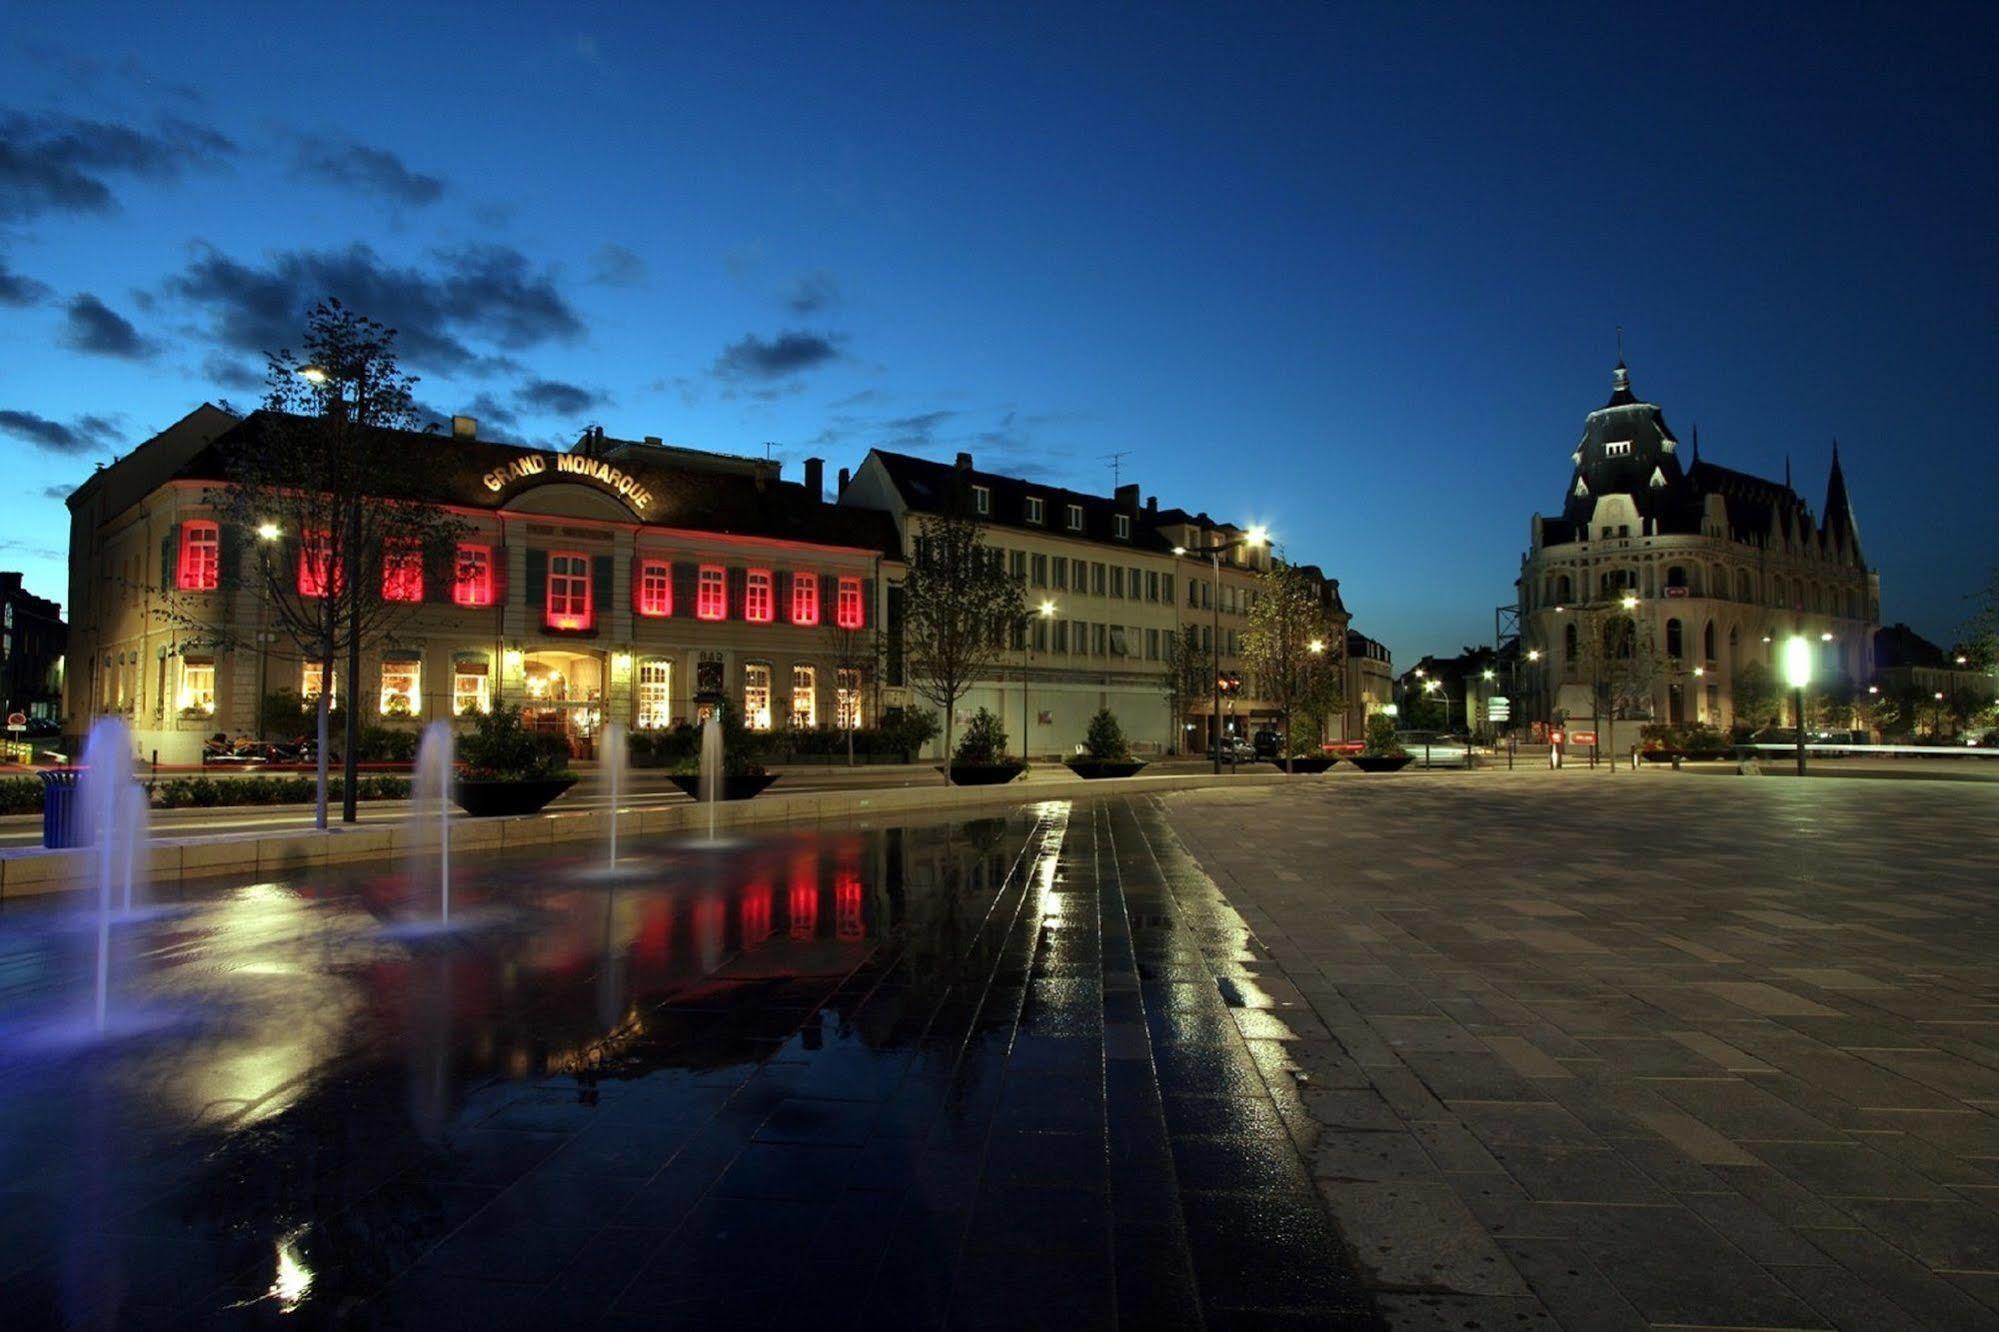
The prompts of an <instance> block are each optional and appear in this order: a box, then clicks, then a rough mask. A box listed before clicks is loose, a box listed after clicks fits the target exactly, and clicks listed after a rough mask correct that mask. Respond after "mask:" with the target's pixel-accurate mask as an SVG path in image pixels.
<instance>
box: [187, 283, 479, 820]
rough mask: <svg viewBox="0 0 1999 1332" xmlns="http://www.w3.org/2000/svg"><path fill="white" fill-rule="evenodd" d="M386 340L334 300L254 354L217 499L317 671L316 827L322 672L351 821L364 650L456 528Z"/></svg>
mask: <svg viewBox="0 0 1999 1332" xmlns="http://www.w3.org/2000/svg"><path fill="white" fill-rule="evenodd" d="M395 342H396V331H395V330H394V329H392V328H384V327H383V326H382V325H380V324H378V323H376V322H375V321H374V320H372V319H368V318H366V317H365V316H362V315H359V314H356V313H354V312H353V311H351V310H348V309H347V308H345V307H344V306H342V305H341V304H340V302H338V301H333V300H329V301H324V302H322V303H320V304H319V305H317V306H314V307H313V309H312V312H311V313H310V314H309V315H308V316H307V317H306V328H305V337H304V340H303V344H302V350H301V352H300V354H299V355H298V356H293V355H292V353H291V351H290V350H289V349H284V350H280V351H277V352H273V353H270V354H268V356H267V357H266V361H267V368H266V383H267V385H268V388H267V391H266V393H265V396H264V410H263V411H262V412H260V413H258V414H257V415H256V416H254V417H252V418H251V421H252V422H254V423H255V426H256V429H255V430H254V431H253V432H249V433H248V434H247V435H246V436H245V439H244V444H243V446H242V447H239V448H236V449H233V450H232V451H231V453H230V455H229V456H228V458H227V459H226V460H225V465H226V468H227V474H228V477H229V481H230V485H229V487H228V489H227V490H225V491H224V492H223V493H222V494H221V496H219V497H218V507H219V508H220V509H221V511H222V512H223V514H224V515H225V518H226V521H227V522H228V523H229V525H230V526H231V527H232V528H233V529H234V530H236V531H238V532H244V533H251V532H254V533H256V534H257V535H258V537H259V538H260V539H259V540H258V542H257V557H256V559H255V561H254V565H255V574H254V577H255V581H256V584H257V586H258V588H259V591H260V593H261V595H262V597H263V600H264V604H265V605H266V606H267V607H268V608H269V611H270V613H271V615H272V617H273V618H274V619H275V620H276V622H277V623H278V625H279V626H280V627H281V629H282V630H283V631H284V632H285V633H286V634H287V635H289V636H290V638H291V639H292V641H293V642H294V643H295V644H296V645H297V647H298V650H299V652H300V654H301V655H302V656H303V657H305V658H306V659H307V660H308V661H315V662H317V663H319V667H320V672H321V674H320V679H321V681H322V682H323V685H324V686H327V687H322V688H321V689H320V691H319V699H318V705H317V707H316V709H315V711H316V713H317V729H318V738H319V746H318V749H319V754H318V764H319V771H318V813H317V821H318V824H319V826H320V827H322V828H323V827H325V826H326V796H327V781H326V762H327V751H328V735H327V730H328V710H329V703H330V696H331V694H332V692H333V691H332V689H331V688H330V685H331V684H332V682H333V681H334V679H335V675H334V664H335V662H336V661H337V660H338V659H339V657H340V656H341V655H342V654H343V653H344V654H345V656H346V673H345V674H346V689H347V699H348V703H347V707H346V709H345V720H346V728H345V730H346V739H345V742H344V744H343V746H342V754H343V760H344V779H345V780H344V787H343V791H342V797H341V818H342V820H343V821H345V822H348V823H352V822H353V821H354V819H355V815H356V807H355V797H356V793H357V788H358V785H359V783H358V782H357V781H356V780H355V777H356V764H357V760H358V754H359V740H360V736H359V733H358V732H359V725H360V715H361V648H362V645H363V644H364V643H372V642H376V641H379V640H380V639H382V638H383V637H385V636H387V635H390V634H392V633H393V632H394V631H395V630H396V629H397V628H398V627H399V626H401V625H403V624H405V623H407V622H408V620H409V619H410V618H411V617H412V616H413V615H414V614H415V613H416V612H417V611H419V610H420V609H421V608H422V600H421V598H422V596H423V592H422V591H418V590H417V589H418V588H419V587H422V588H423V589H424V590H425V591H427V590H428V589H429V587H430V585H431V584H430V580H431V579H433V578H434V579H438V580H439V581H447V580H448V579H449V577H450V570H451V567H452V561H453V558H454V556H453V551H454V548H455V545H456V542H457V538H458V537H459V536H461V535H462V534H463V533H464V531H465V524H464V523H463V522H462V521H460V520H459V519H457V518H454V517H452V516H451V515H450V514H449V513H447V512H446V511H444V510H442V509H440V508H438V507H436V497H437V496H438V495H439V494H441V493H444V492H445V484H446V481H447V460H446V459H445V458H444V456H443V454H442V452H441V451H438V450H427V449H412V448H411V447H410V440H409V433H408V432H415V431H419V430H420V429H422V428H423V427H424V424H425V423H424V420H423V418H422V415H421V414H420V413H419V412H418V411H417V409H416V406H415V404H414V402H413V400H412V397H411V393H412V391H413V389H414V388H415V386H416V379H415V378H414V377H413V376H410V375H406V374H404V373H403V372H402V370H401V368H400V366H399V365H398V363H397V359H396V346H395ZM426 571H428V572H426ZM392 591H393V592H395V593H396V595H387V594H388V593H390V592H392ZM412 593H414V594H415V596H414V599H411V596H410V594H412Z"/></svg>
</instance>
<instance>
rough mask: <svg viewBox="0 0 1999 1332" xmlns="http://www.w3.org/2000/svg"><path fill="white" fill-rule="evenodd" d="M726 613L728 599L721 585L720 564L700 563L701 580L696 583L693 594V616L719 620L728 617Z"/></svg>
mask: <svg viewBox="0 0 1999 1332" xmlns="http://www.w3.org/2000/svg"><path fill="white" fill-rule="evenodd" d="M728 614H729V600H728V593H727V592H726V591H725V590H724V587H723V579H722V566H721V565H719V564H704V565H702V566H701V581H700V583H699V584H697V585H696V588H695V594H694V615H695V618H697V619H702V620H721V619H726V618H728Z"/></svg>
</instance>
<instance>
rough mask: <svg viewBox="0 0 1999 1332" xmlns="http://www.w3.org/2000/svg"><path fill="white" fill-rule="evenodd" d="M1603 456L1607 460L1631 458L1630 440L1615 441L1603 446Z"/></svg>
mask: <svg viewBox="0 0 1999 1332" xmlns="http://www.w3.org/2000/svg"><path fill="white" fill-rule="evenodd" d="M1603 456H1604V457H1606V458H1628V457H1630V456H1631V441H1630V440H1628V439H1613V440H1611V441H1609V442H1608V443H1606V444H1605V445H1604V446H1603Z"/></svg>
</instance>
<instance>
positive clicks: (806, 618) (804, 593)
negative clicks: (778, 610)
mask: <svg viewBox="0 0 1999 1332" xmlns="http://www.w3.org/2000/svg"><path fill="white" fill-rule="evenodd" d="M791 622H792V623H793V624H817V623H819V575H818V574H812V573H795V574H793V575H792V576H791Z"/></svg>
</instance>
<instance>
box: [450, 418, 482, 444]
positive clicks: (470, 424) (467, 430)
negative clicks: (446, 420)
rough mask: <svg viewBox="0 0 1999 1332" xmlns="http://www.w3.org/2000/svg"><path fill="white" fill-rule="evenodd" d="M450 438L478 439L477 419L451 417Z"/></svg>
mask: <svg viewBox="0 0 1999 1332" xmlns="http://www.w3.org/2000/svg"><path fill="white" fill-rule="evenodd" d="M451 437H452V438H453V439H477V438H479V419H478V418H477V417H474V416H454V417H452V418H451Z"/></svg>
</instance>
